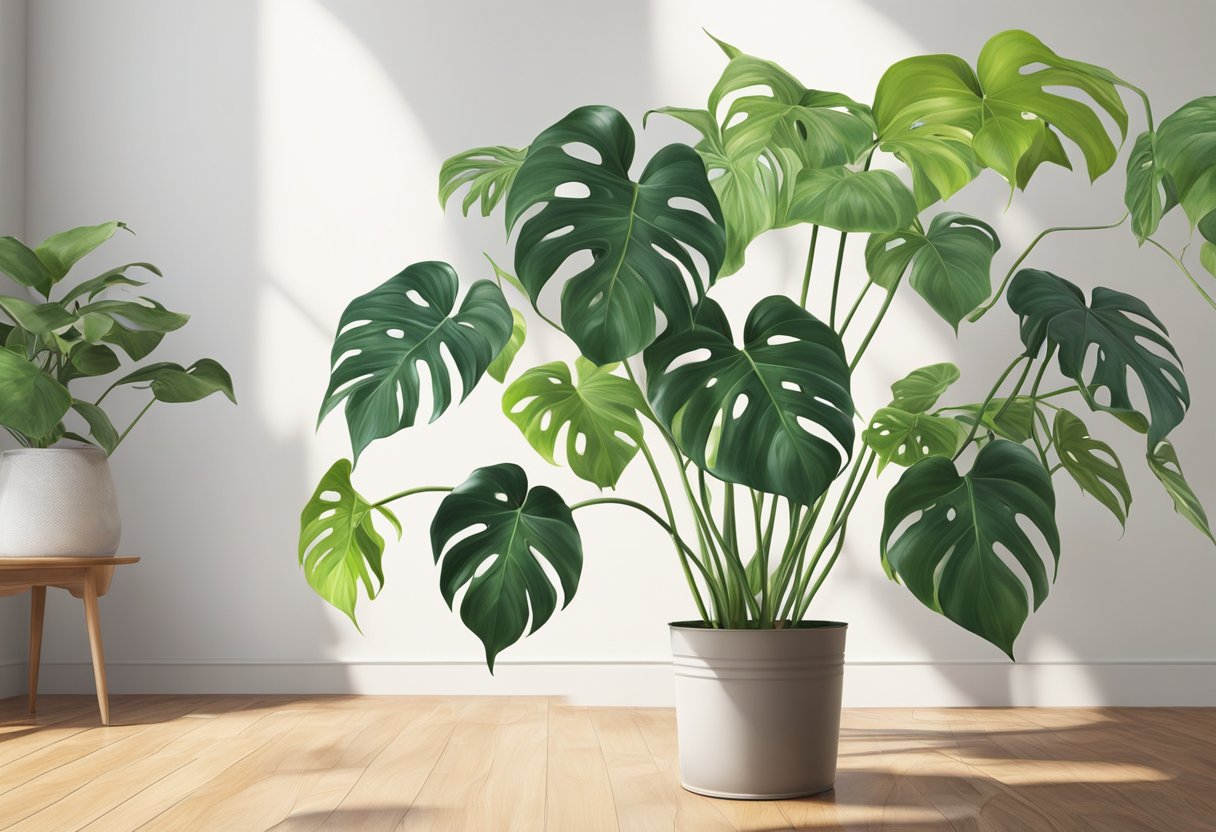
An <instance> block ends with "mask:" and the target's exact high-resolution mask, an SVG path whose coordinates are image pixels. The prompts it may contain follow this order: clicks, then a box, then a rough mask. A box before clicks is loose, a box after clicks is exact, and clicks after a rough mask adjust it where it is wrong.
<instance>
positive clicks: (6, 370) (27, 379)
mask: <svg viewBox="0 0 1216 832" xmlns="http://www.w3.org/2000/svg"><path fill="white" fill-rule="evenodd" d="M71 405H72V395H71V394H70V393H68V389H67V388H66V387H64V386H63V385H62V384H60V383H59V382H58V381H56V380H55V379H54V378H52V377H51V376H49V375H47V374H46V373H44V372H42V370H41V369H40V368H39V367H38V365H37V364H34V363H33V362H32V361H30V360H28V359H27V358H26V357H25V356H24V355H18V354H17V353H15V352H13V351H11V350H7V349H0V425H3V426H4V427H6V428H11V429H12V430H15V431H17V432H19V433H23V434H25V435H26V436H45V435H46V434H48V433H50V432H51V431H52V430H53V429H54V428H55V426H56V425H58V424H59V420H60V419H62V418H63V416H64V414H65V413H67V412H68V408H69V407H71Z"/></svg>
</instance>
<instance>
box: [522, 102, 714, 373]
mask: <svg viewBox="0 0 1216 832" xmlns="http://www.w3.org/2000/svg"><path fill="white" fill-rule="evenodd" d="M573 145H587V146H588V147H590V148H591V149H592V150H594V151H595V152H596V153H597V154H598V155H599V161H598V162H590V161H585V160H583V159H580V158H576V157H575V156H573V155H571V154H570V153H568V152H567V148H569V147H571V146H573ZM633 151H634V138H633V129H632V128H631V127H630V126H629V123H628V122H627V121H626V120H625V117H624V116H622V115H621V114H620V113H618V112H617V111H616V110H614V109H612V108H611V107H599V106H591V107H580V108H579V109H577V110H575V111H574V112H572V113H570V115H568V116H566V117H565V118H564V119H562V120H561V121H559V122H558V123H557V124H555V125H553V126H552V127H550V128H549V129H548V130H546V131H545V132H543V133H541V134H540V136H538V137H537V139H536V141H535V142H533V143H532V146H531V149H530V151H529V153H528V158H527V160H525V161H524V164H523V167H521V168H520V170H519V173H518V175H517V176H516V177H515V183H514V184H513V185H512V186H511V191H510V193H509V194H508V195H507V208H506V210H507V224H508V227H509V228H510V227H514V226H515V224H516V223H517V222H518V221H519V220H520V218H521V217H522V215H523V214H524V213H525V212H527V211H529V209H531V208H533V207H535V206H543V207H542V208H541V210H540V211H539V213H537V214H535V215H534V216H532V217H530V218H529V219H528V220H526V221H525V222H524V223H523V224H522V225H521V226H520V229H519V237H518V240H517V242H516V246H515V272H516V274H517V275H518V276H519V279H520V281H521V282H522V283H523V285H524V286H525V287H526V288H527V290H528V294H529V295H530V296H531V298H532V303H533V305H534V306H535V305H536V304H537V303H538V302H539V298H540V294H541V290H542V289H544V287H545V286H546V284H548V283H549V281H550V280H551V279H553V277H554V275H555V274H556V273H557V272H558V270H559V269H560V268H561V267H562V266H563V265H564V264H565V263H567V262H568V261H570V259H571V258H572V257H575V256H576V255H581V256H586V255H590V257H591V264H590V265H588V266H586V267H585V268H583V269H582V270H581V271H579V272H578V273H577V274H575V275H574V276H572V277H570V278H569V279H568V280H566V281H565V282H564V285H563V286H562V290H561V321H562V325H563V327H564V328H565V330H566V332H567V334H568V335H569V336H570V337H571V338H572V339H573V340H574V342H575V343H576V344H577V345H578V347H579V350H580V351H581V352H582V354H583V355H584V356H586V357H587V358H588V359H590V360H591V361H592V362H594V363H595V364H601V365H602V364H610V363H612V362H614V361H620V360H623V359H625V358H628V357H630V356H632V355H636V354H637V353H638V352H640V351H641V350H642V349H644V348H645V347H646V346H648V345H649V344H650V343H651V342H652V341H654V339H655V337H656V335H657V334H658V319H657V316H656V312H655V310H656V308H657V309H658V310H660V311H661V312H662V313H663V316H664V317H665V318H666V320H667V327H668V328H669V329H670V330H671V331H673V332H679V331H681V330H683V329H687V328H688V327H689V326H691V324H692V316H693V311H694V310H695V309H696V307H697V305H698V304H699V303H700V301H701V299H702V298H703V297H704V294H705V288H706V287H707V286H709V285H710V284H712V283H713V281H714V279H715V277H716V276H717V274H718V269H719V268H720V267H721V265H722V258H723V255H724V252H725V236H724V231H723V227H722V222H723V220H722V211H721V209H720V208H719V206H718V198H717V197H716V196H715V195H714V191H713V188H712V187H711V186H710V184H709V179H708V178H707V177H706V173H705V165H704V163H703V162H702V161H701V158H700V157H699V156H698V155H697V154H696V152H695V151H694V150H693V149H692V148H691V147H688V146H687V145H682V144H672V145H668V146H667V147H665V148H663V149H662V150H660V151H659V152H658V153H656V154H655V155H654V157H653V158H652V159H651V160H650V162H649V164H647V165H646V168H645V170H643V171H642V175H641V178H640V179H639V180H638V181H637V182H634V181H633V180H631V179H630V178H629V167H630V165H631V164H632V162H633ZM568 183H575V184H578V185H581V186H582V187H583V188H584V189H586V191H587V194H586V195H585V196H583V197H568V196H558V195H557V193H556V192H557V190H558V188H559V187H561V186H562V185H565V184H568ZM680 200H684V201H690V202H691V203H693V204H694V205H695V206H696V209H693V208H686V207H679V201H680ZM673 203H675V204H673ZM693 252H695V253H697V254H699V255H700V256H701V257H702V258H703V259H704V261H705V264H706V267H705V268H704V269H698V267H697V264H696V261H695V260H694V259H693V256H692V253H693ZM686 275H687V278H688V279H687V281H686Z"/></svg>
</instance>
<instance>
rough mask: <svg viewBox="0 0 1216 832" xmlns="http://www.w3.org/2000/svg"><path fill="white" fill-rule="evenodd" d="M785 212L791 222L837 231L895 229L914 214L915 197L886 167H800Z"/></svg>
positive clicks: (908, 222)
mask: <svg viewBox="0 0 1216 832" xmlns="http://www.w3.org/2000/svg"><path fill="white" fill-rule="evenodd" d="M788 213H789V219H790V220H791V221H795V222H809V223H814V224H816V225H826V226H827V227H828V228H835V229H838V230H840V231H870V232H881V231H896V230H898V229H900V228H904V227H906V226H907V225H909V224H910V223H911V222H912V219H913V218H914V217H915V216H916V199H915V197H913V196H912V192H911V191H909V190H908V186H907V185H905V184H904V183H903V182H901V181H900V179H899V177H898V176H896V175H895V174H893V173H891V172H890V171H889V170H866V171H852V170H848V169H847V168H843V167H835V168H823V169H820V170H803V171H802V172H801V173H799V174H798V179H797V181H796V182H795V183H794V195H793V200H792V201H791V203H790V206H789V210H788Z"/></svg>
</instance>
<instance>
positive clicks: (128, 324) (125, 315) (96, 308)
mask: <svg viewBox="0 0 1216 832" xmlns="http://www.w3.org/2000/svg"><path fill="white" fill-rule="evenodd" d="M79 314H80V315H88V314H93V315H106V316H108V317H110V318H112V319H113V320H114V322H115V323H116V324H118V325H120V326H122V327H123V328H125V329H128V330H132V331H135V332H158V333H162V334H163V333H166V332H173V331H175V330H178V329H181V328H182V327H183V326H185V325H186V322H187V321H189V320H190V316H189V315H184V314H182V313H181V312H170V311H169V310H168V309H166V308H165V307H164V306H162V305H161V304H159V303H157V302H156V301H154V300H152V299H151V298H144V297H141V298H139V300H138V301H130V300H98V301H94V302H92V303H89V304H86V305H85V306H82V307H80V310H79ZM132 357H133V358H134V356H132Z"/></svg>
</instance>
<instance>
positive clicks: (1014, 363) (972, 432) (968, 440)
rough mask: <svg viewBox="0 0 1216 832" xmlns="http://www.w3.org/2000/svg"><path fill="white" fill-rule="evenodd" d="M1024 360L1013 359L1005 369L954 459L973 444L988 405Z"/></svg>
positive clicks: (1021, 357)
mask: <svg viewBox="0 0 1216 832" xmlns="http://www.w3.org/2000/svg"><path fill="white" fill-rule="evenodd" d="M1024 360H1028V359H1027V357H1026V356H1024V355H1019V356H1018V357H1017V358H1015V359H1013V361H1011V362H1010V363H1009V366H1008V367H1006V368H1005V372H1003V373H1001V377H1000V378H998V379H997V380H996V384H994V385H992V389H991V390H989V391H988V395H987V396H985V397H984V401H983V403H982V404H981V405H980V406H979V409H978V410H977V411H976V412H975V421H974V422H972V424H971V430H970V431H968V432H967V438H966V439H964V440H963V444H961V445H959V447H958V451H957V452H955V454H954V456H953V457H952V459H958V458H959V457H960V456H962V454H963V451H964V450H966V449H967V446H968V445H970V444H971V440H972V439H974V438H975V434H976V433H977V432H978V431H979V429H980V424H981V423H983V421H984V411H985V410H987V409H988V404H989V403H990V402H991V401H992V399H993V397H994V396H996V391H998V390H1000V389H1001V385H1002V384H1004V383H1005V379H1007V378H1009V374H1010V373H1012V372H1013V368H1014V367H1016V366H1018V364H1020V363H1021V362H1022V361H1024Z"/></svg>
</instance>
